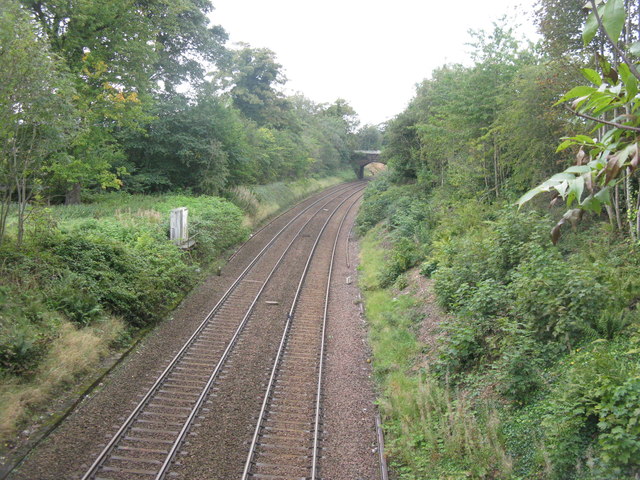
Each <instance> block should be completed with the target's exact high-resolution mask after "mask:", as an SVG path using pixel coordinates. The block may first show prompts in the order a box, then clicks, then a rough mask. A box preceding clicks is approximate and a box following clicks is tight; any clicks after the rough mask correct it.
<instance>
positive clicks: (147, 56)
mask: <svg viewBox="0 0 640 480" xmlns="http://www.w3.org/2000/svg"><path fill="white" fill-rule="evenodd" d="M23 4H24V5H25V6H26V7H28V8H29V9H30V11H31V12H32V13H33V15H34V17H35V18H36V19H37V20H38V22H39V24H40V26H41V28H42V31H43V33H44V34H45V35H46V38H47V39H49V41H50V43H51V47H52V49H53V51H54V52H56V53H58V54H59V55H60V56H62V57H63V58H64V59H65V61H66V63H67V65H68V67H69V70H70V71H71V73H72V74H73V76H74V78H75V86H76V90H77V95H76V96H75V97H74V98H75V103H76V107H77V110H78V112H79V117H80V124H81V126H82V131H81V134H80V135H79V136H78V138H77V140H76V141H75V142H74V143H73V144H71V145H70V148H69V149H68V150H67V155H66V156H65V157H64V158H62V159H61V161H60V162H59V163H57V164H56V165H54V166H52V168H51V170H50V173H51V179H52V182H53V183H54V184H55V185H57V186H59V188H61V189H62V190H64V191H65V192H66V201H67V203H77V202H78V201H79V200H80V195H79V194H80V189H81V187H82V186H83V185H91V184H93V185H99V186H101V187H103V188H106V187H118V186H119V184H120V183H121V181H120V178H119V177H120V176H121V174H122V173H124V171H122V170H121V171H120V172H118V171H115V170H114V169H113V168H112V165H113V164H114V163H122V161H123V159H124V152H123V149H122V146H121V145H120V144H119V142H118V134H119V133H120V131H122V130H136V129H140V128H141V127H142V125H144V124H145V123H146V122H148V120H149V119H148V115H147V112H148V110H149V109H150V106H151V105H152V103H153V98H152V95H153V94H154V93H157V92H162V91H166V92H168V93H170V94H173V93H175V92H174V88H175V86H176V85H178V84H181V83H184V82H190V83H192V84H198V83H200V82H202V80H203V78H204V67H203V61H207V62H215V61H217V60H219V59H220V58H221V57H223V56H224V55H225V49H224V42H225V41H226V34H225V33H224V31H223V30H222V29H221V28H220V27H212V26H210V22H209V20H208V17H207V14H208V13H210V11H211V9H212V7H211V4H210V2H208V1H206V0H182V1H180V2H172V1H167V0H145V1H142V2H140V1H135V0H112V1H109V2H106V3H105V2H102V1H98V0H81V1H79V2H73V3H70V2H68V1H60V0H23Z"/></svg>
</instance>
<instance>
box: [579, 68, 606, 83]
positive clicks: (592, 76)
mask: <svg viewBox="0 0 640 480" xmlns="http://www.w3.org/2000/svg"><path fill="white" fill-rule="evenodd" d="M581 72H582V75H583V76H584V78H586V79H587V80H589V81H590V82H591V83H594V84H596V85H598V86H600V85H602V78H600V74H599V73H598V72H596V71H595V70H593V69H591V68H583V69H582V70H581Z"/></svg>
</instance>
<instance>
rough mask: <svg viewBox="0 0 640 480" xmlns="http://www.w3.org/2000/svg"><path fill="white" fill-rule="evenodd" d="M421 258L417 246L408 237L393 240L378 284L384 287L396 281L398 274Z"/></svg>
mask: <svg viewBox="0 0 640 480" xmlns="http://www.w3.org/2000/svg"><path fill="white" fill-rule="evenodd" d="M421 259H422V254H421V252H420V249H419V246H418V245H417V244H416V243H415V242H414V241H413V240H410V239H406V238H402V239H400V240H398V241H396V242H394V245H393V248H392V249H391V254H390V255H389V258H388V259H387V261H386V262H385V265H384V268H383V269H382V270H381V272H380V286H381V287H382V288H386V287H388V286H390V285H392V284H393V282H395V281H396V279H397V278H398V276H399V275H400V274H402V273H404V272H406V271H407V270H409V269H410V268H411V267H414V266H415V265H416V264H417V263H418V262H419V261H420V260H421Z"/></svg>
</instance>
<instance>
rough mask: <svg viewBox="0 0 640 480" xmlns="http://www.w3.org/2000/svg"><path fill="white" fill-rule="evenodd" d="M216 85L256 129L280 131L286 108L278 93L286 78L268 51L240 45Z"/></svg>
mask: <svg viewBox="0 0 640 480" xmlns="http://www.w3.org/2000/svg"><path fill="white" fill-rule="evenodd" d="M218 81H219V82H220V84H221V86H222V87H223V88H226V89H228V90H229V94H230V95H231V98H232V99H233V104H234V106H235V107H236V108H238V110H240V111H241V112H242V114H243V115H244V116H245V117H247V118H248V119H250V120H253V121H254V122H256V123H257V124H258V125H260V126H273V127H276V128H282V127H284V126H285V125H286V124H287V111H288V110H289V108H290V106H289V104H288V102H287V100H286V98H285V97H284V95H283V94H282V93H281V91H280V90H279V88H280V87H281V86H282V85H284V84H285V83H286V78H285V76H284V74H283V73H282V65H280V64H279V63H277V61H276V56H275V53H273V52H272V51H271V50H269V49H266V48H251V47H250V46H248V45H244V46H243V48H241V49H240V50H237V51H235V52H233V54H232V56H231V57H230V59H229V61H228V62H227V65H226V66H225V67H223V68H222V70H221V72H220V73H219V74H218Z"/></svg>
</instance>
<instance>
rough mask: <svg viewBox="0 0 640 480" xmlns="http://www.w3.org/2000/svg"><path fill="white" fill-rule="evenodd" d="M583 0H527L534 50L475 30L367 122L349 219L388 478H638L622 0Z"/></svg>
mask: <svg viewBox="0 0 640 480" xmlns="http://www.w3.org/2000/svg"><path fill="white" fill-rule="evenodd" d="M583 5H584V2H565V1H563V2H559V1H555V0H540V1H539V2H538V8H539V9H538V14H537V16H538V22H539V26H540V31H541V33H542V35H543V39H542V41H541V43H540V45H537V46H532V45H525V46H523V45H521V44H520V43H519V42H518V41H517V40H516V39H515V38H514V35H513V31H512V30H511V29H509V28H507V27H506V26H505V25H504V24H503V23H499V24H497V25H496V26H495V29H494V30H493V31H492V32H488V33H483V32H477V33H475V34H474V35H473V39H474V42H473V44H474V48H475V57H474V58H475V63H474V65H472V66H461V65H445V66H443V67H441V68H439V69H437V70H436V71H434V72H433V75H432V76H431V78H429V79H426V80H424V81H423V82H422V83H421V84H420V85H419V86H418V89H417V92H416V96H415V98H414V99H413V101H412V102H411V103H410V105H409V106H408V108H407V109H406V110H405V111H404V112H402V113H401V114H400V115H398V116H397V117H396V118H395V119H394V120H393V121H391V122H390V124H389V125H388V127H387V129H386V132H385V144H386V145H385V147H384V150H383V155H385V156H386V158H387V160H388V161H389V163H390V165H391V169H390V171H389V173H388V175H387V176H385V177H383V178H380V179H378V180H376V181H375V182H373V183H372V184H371V185H370V187H369V188H368V190H367V194H366V197H365V202H364V205H363V208H362V210H361V213H360V216H359V219H358V228H359V231H360V233H361V234H362V235H364V242H363V266H362V268H363V278H362V286H363V287H364V289H365V290H366V293H365V299H366V304H367V312H368V316H369V318H370V322H371V334H370V336H371V342H372V348H373V351H374V366H375V372H376V376H377V378H378V380H379V382H380V385H381V388H382V397H381V399H380V404H381V409H382V413H383V417H384V422H385V426H386V427H385V428H386V431H387V434H388V435H387V437H388V441H389V445H390V450H391V455H392V459H393V461H394V464H395V467H396V469H397V471H398V473H399V475H400V477H401V478H407V479H426V478H433V479H440V478H478V479H480V478H485V479H488V478H502V479H538V478H548V479H558V480H560V479H562V480H565V479H611V480H613V479H633V478H637V475H638V474H639V473H640V461H639V459H640V427H639V425H640V382H639V380H638V378H639V377H638V375H639V373H640V348H639V346H640V313H639V312H638V310H637V304H638V301H639V300H640V282H639V281H638V274H637V273H638V268H639V267H640V251H638V245H637V238H638V237H637V233H638V230H637V228H638V227H637V226H638V222H637V219H638V214H639V213H638V198H639V197H638V192H639V188H638V179H637V177H636V176H634V174H633V173H634V170H635V168H636V166H637V156H638V154H637V146H636V143H635V142H636V137H637V131H638V130H637V128H638V125H639V119H638V117H637V115H636V94H637V88H636V87H635V85H636V84H637V80H638V77H637V75H636V74H634V73H631V70H630V68H628V67H629V65H630V66H631V69H633V64H634V63H635V60H634V61H632V60H630V59H634V58H636V57H635V55H637V53H638V45H640V44H638V43H636V41H637V40H638V38H639V26H638V25H637V24H636V23H635V22H637V18H638V16H637V12H638V5H637V2H622V1H617V0H608V1H607V2H606V4H605V3H604V2H602V3H601V4H600V6H599V7H598V8H599V10H598V12H599V13H598V15H597V16H596V15H595V14H594V13H589V12H588V11H584V10H583V9H582V7H583ZM625 9H626V11H627V12H628V15H627V16H625ZM587 15H588V16H587ZM585 19H586V27H585V30H584V32H585V34H584V44H583V41H582V40H583V39H582V38H581V31H582V25H583V24H584V23H585ZM599 24H600V25H601V27H600V28H599V29H598V25H599ZM607 36H609V37H610V39H608V38H606V37H607ZM612 44H615V48H614V47H613V46H612ZM584 45H586V46H584ZM594 52H595V55H594ZM623 55H624V57H623ZM581 67H587V68H583V70H582V72H581V71H580V68H581ZM585 79H586V80H587V82H593V84H595V86H594V87H591V86H584V87H580V86H579V87H576V85H580V83H581V82H584V81H585ZM567 92H569V93H568V94H566V93H567ZM612 92H615V93H612ZM565 94H566V95H565ZM559 100H560V101H561V102H563V103H568V104H569V107H568V108H562V105H558V106H554V104H555V103H556V102H558V101H559ZM561 137H564V141H561ZM559 144H560V147H559V148H558V145H559ZM559 170H565V171H564V172H563V173H561V174H556V173H555V172H557V171H559ZM549 177H551V179H550V180H546V179H547V178H549ZM537 184H540V186H539V187H535V185H537ZM532 187H535V188H534V189H533V190H530V189H531V188H532ZM546 191H553V192H554V193H555V197H552V198H551V200H552V204H551V206H550V207H549V206H547V205H546V204H545V203H543V202H544V199H543V198H542V196H541V195H538V194H539V193H542V192H546ZM561 200H565V201H566V202H565V205H562V203H563V202H562V201H561ZM518 203H519V204H520V205H521V208H520V209H518V206H517V204H518ZM565 207H567V208H568V210H567V211H566V212H565ZM579 220H581V221H582V223H580V224H578V223H577V222H578V221H579ZM554 224H555V225H556V227H553V226H554ZM563 224H573V228H570V227H568V226H567V225H564V226H563ZM552 227H553V228H552ZM560 227H562V228H563V232H562V233H563V237H562V238H560V233H561V230H560ZM417 272H419V274H420V275H419V277H418V278H417V279H416V274H417ZM420 278H422V280H420ZM425 285H426V287H425ZM431 292H434V293H435V298H436V301H437V303H438V304H439V306H440V307H441V308H442V309H443V310H444V312H440V313H438V312H434V310H433V309H431V310H429V311H428V312H427V316H425V301H428V300H429V299H430V298H431ZM433 323H436V324H437V325H435V326H434V325H433Z"/></svg>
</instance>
